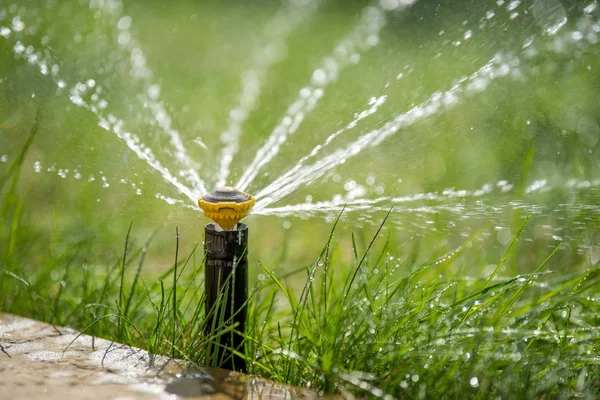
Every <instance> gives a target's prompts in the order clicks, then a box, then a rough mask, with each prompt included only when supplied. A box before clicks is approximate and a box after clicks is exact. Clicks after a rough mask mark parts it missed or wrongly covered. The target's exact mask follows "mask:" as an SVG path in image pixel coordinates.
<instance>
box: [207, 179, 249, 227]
mask: <svg viewBox="0 0 600 400" xmlns="http://www.w3.org/2000/svg"><path fill="white" fill-rule="evenodd" d="M254 203H255V201H254V197H253V196H252V195H250V194H248V193H245V192H242V191H240V190H237V189H236V188H234V187H231V186H224V187H222V188H220V189H217V190H215V191H214V192H212V193H208V194H205V195H204V196H200V197H198V206H200V208H201V209H202V210H204V215H206V216H207V217H208V218H210V219H212V220H213V221H214V222H215V223H216V224H217V225H219V227H221V229H223V230H225V231H230V230H232V229H233V228H234V227H235V226H236V225H237V223H238V222H239V221H240V220H241V219H242V218H244V217H245V216H246V215H248V213H249V212H250V210H251V209H252V207H254Z"/></svg>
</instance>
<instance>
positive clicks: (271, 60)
mask: <svg viewBox="0 0 600 400" xmlns="http://www.w3.org/2000/svg"><path fill="white" fill-rule="evenodd" d="M319 6H320V1H306V2H296V1H289V2H288V3H287V6H286V7H283V8H282V9H281V10H280V11H279V12H277V14H276V15H275V16H274V17H273V18H272V19H271V20H270V21H268V22H267V28H266V29H265V30H266V32H265V34H266V36H268V38H269V43H268V44H267V45H265V46H264V47H262V48H261V49H260V50H259V51H257V52H256V53H255V54H254V64H255V65H254V67H253V68H252V69H250V70H248V71H246V72H244V73H243V74H242V79H241V80H242V93H241V95H240V99H239V104H238V105H237V107H235V108H234V109H232V110H231V111H230V112H229V118H228V121H227V128H226V129H225V130H224V131H223V132H221V134H220V135H219V137H220V139H221V143H222V144H223V146H222V149H221V152H220V154H219V162H220V168H219V172H218V178H217V184H216V187H221V186H224V185H225V184H226V182H227V179H228V178H229V174H230V165H231V162H232V161H233V157H234V156H235V155H236V153H237V152H238V150H239V141H240V136H241V135H242V126H243V124H244V123H245V122H246V120H247V119H248V117H249V115H250V113H251V112H252V111H254V110H255V108H256V105H257V103H258V98H259V96H260V92H261V86H262V83H263V81H264V79H265V77H266V75H267V72H268V70H269V68H270V67H271V66H273V65H274V64H276V63H277V62H279V61H280V60H281V54H280V53H282V52H285V41H286V40H287V38H288V36H289V35H290V34H291V33H292V31H293V30H294V29H295V28H296V27H297V26H298V25H300V24H301V23H302V22H304V21H306V20H307V19H309V18H310V16H311V15H312V14H313V13H314V12H315V11H316V10H317V8H318V7H319Z"/></svg>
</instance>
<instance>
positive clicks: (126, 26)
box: [117, 15, 131, 31]
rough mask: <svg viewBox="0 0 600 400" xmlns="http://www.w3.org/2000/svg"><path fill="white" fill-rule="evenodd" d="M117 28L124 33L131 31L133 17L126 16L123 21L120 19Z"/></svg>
mask: <svg viewBox="0 0 600 400" xmlns="http://www.w3.org/2000/svg"><path fill="white" fill-rule="evenodd" d="M117 27H118V28H119V29H120V30H122V31H125V30H127V29H129V28H130V27H131V17H130V16H128V15H126V16H124V17H122V18H121V19H119V22H118V23H117Z"/></svg>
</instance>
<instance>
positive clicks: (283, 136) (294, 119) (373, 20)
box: [236, 6, 385, 190]
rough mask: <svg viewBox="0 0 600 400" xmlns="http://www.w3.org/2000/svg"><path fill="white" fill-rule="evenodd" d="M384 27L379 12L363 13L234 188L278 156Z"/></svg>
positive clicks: (370, 8)
mask: <svg viewBox="0 0 600 400" xmlns="http://www.w3.org/2000/svg"><path fill="white" fill-rule="evenodd" d="M384 25H385V15H384V13H383V11H382V10H380V9H379V8H377V7H373V6H368V7H366V8H365V9H364V10H363V12H362V15H361V19H360V21H359V23H358V25H357V26H356V28H355V29H354V30H353V31H352V32H351V33H350V34H349V35H348V36H346V37H345V38H344V39H343V40H342V41H341V42H340V43H339V44H338V45H337V46H336V47H335V49H334V52H333V54H332V56H328V57H325V58H324V59H323V60H322V61H321V65H320V67H319V68H318V69H316V70H315V71H313V73H312V79H311V85H309V86H307V87H305V88H303V89H301V90H300V92H299V94H298V97H297V98H296V100H295V101H294V102H293V103H292V104H291V105H290V106H289V107H288V110H287V112H286V115H285V116H284V117H283V118H282V119H281V120H280V121H279V123H278V124H277V126H276V127H275V128H274V129H273V131H272V132H271V135H270V136H269V138H268V139H267V141H266V142H265V144H264V145H263V146H262V147H261V148H260V149H259V150H258V152H257V153H256V156H255V157H254V160H253V161H252V163H251V164H250V166H249V167H248V168H247V169H246V170H245V172H244V174H243V175H242V177H241V178H240V180H239V182H238V183H237V185H236V187H238V188H239V189H240V190H245V189H246V188H247V187H248V186H249V185H250V184H251V183H252V181H253V180H254V178H256V176H257V175H258V172H259V171H260V169H261V168H262V167H263V166H264V165H265V164H267V163H268V162H269V161H271V160H272V159H273V158H274V157H275V156H276V155H277V154H278V153H279V150H280V148H281V146H282V145H283V143H285V141H286V140H287V137H288V136H289V135H291V134H293V133H294V132H296V130H297V129H298V127H299V126H300V124H301V123H302V121H303V120H304V117H305V116H306V114H307V113H309V112H310V111H311V110H312V109H313V108H314V107H315V105H316V104H317V102H318V101H319V99H320V98H321V97H322V96H323V93H324V89H325V87H326V86H327V85H329V84H330V83H332V82H334V81H335V80H336V79H337V76H338V74H339V73H340V72H341V71H342V70H343V69H344V68H345V67H347V66H348V65H350V64H351V63H353V62H358V60H360V53H361V52H364V51H367V50H368V49H370V48H372V47H374V46H376V45H377V43H378V42H379V32H380V31H381V29H382V28H383V26H384Z"/></svg>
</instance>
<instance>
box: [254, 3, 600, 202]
mask: <svg viewBox="0 0 600 400" xmlns="http://www.w3.org/2000/svg"><path fill="white" fill-rule="evenodd" d="M592 11H594V9H593V8H589V9H588V8H587V7H586V8H585V9H584V18H582V19H580V20H579V26H578V29H579V30H578V31H577V32H576V33H577V35H575V36H574V33H573V32H570V33H569V32H566V33H565V34H564V35H563V36H562V37H560V38H557V40H559V41H560V40H571V41H575V42H577V43H578V45H579V50H582V49H584V47H582V46H583V43H582V40H581V38H586V39H585V40H586V41H588V42H589V43H596V40H595V38H596V36H595V35H593V34H592V33H593V32H595V31H597V26H598V23H599V21H598V20H596V19H594V18H590V14H591V13H592ZM562 26H564V24H563V25H561V27H562ZM558 29H560V27H559V28H558ZM557 32H558V31H555V32H553V35H554V34H556V33H557ZM530 46H531V40H530V39H527V40H526V41H525V43H524V44H523V47H522V49H523V55H524V56H525V57H535V55H536V54H537V52H536V51H529V50H530V49H529V47H530ZM549 50H551V51H561V48H560V46H558V47H556V48H555V47H552V46H550V48H549ZM519 64H520V60H519V58H518V57H515V56H512V55H510V54H506V55H503V54H501V53H499V54H497V55H496V56H494V57H493V58H492V59H491V60H490V61H488V62H487V63H486V64H485V65H483V66H482V67H481V68H480V69H478V70H477V71H476V72H475V73H473V74H472V75H471V76H469V77H463V78H460V79H459V80H458V81H457V82H455V84H454V85H453V86H452V87H451V89H450V90H448V91H446V92H435V93H434V94H433V95H432V96H431V97H430V98H429V99H427V100H426V101H424V102H423V103H421V104H420V105H418V106H416V107H414V108H412V109H411V110H409V111H408V112H406V113H403V114H400V115H398V116H397V117H396V118H394V119H393V120H392V121H390V122H388V123H386V124H385V125H384V126H383V127H382V128H379V129H375V130H372V131H370V132H368V133H366V134H364V135H361V136H360V137H359V138H358V139H357V140H356V141H355V142H353V143H352V144H351V145H349V146H348V147H346V148H345V149H339V150H337V151H335V152H333V153H332V154H330V155H328V156H326V157H323V158H322V159H320V160H318V161H317V162H315V163H314V164H313V165H310V166H306V167H302V168H300V169H298V170H297V171H296V172H295V173H293V174H289V175H287V174H286V176H282V177H281V178H278V179H276V180H275V181H274V182H273V183H272V184H271V185H269V187H270V189H269V191H268V192H269V196H268V197H267V196H266V193H267V191H266V190H263V191H261V196H257V199H258V200H259V201H258V202H257V204H256V207H255V209H256V210H257V211H259V210H261V209H262V208H264V207H267V206H268V205H270V204H272V203H274V202H275V201H278V200H280V199H281V198H282V197H284V196H286V195H288V194H289V193H291V192H293V191H294V190H296V189H297V188H298V187H300V186H302V185H304V184H306V183H307V182H309V181H311V180H314V179H318V178H320V177H321V176H323V175H324V174H325V173H326V172H328V171H330V170H331V169H333V168H335V167H336V166H337V165H339V164H342V163H344V162H345V161H346V160H347V159H348V158H350V157H352V156H355V155H357V154H358V153H360V152H361V151H362V150H364V149H365V148H368V147H375V146H377V145H379V144H380V143H381V142H382V141H384V140H385V139H386V138H388V137H389V136H391V135H393V134H395V133H396V132H398V131H399V130H400V129H402V128H404V127H407V126H410V125H412V124H413V123H415V122H417V121H419V120H421V119H423V118H425V117H428V116H431V115H434V114H436V113H437V112H438V111H444V110H446V109H449V108H451V107H453V106H454V105H456V104H457V103H459V102H460V100H461V97H460V96H461V95H462V97H469V96H471V95H473V94H475V93H478V92H481V91H483V90H485V88H486V87H487V86H488V85H489V84H490V82H492V81H493V80H495V79H498V78H502V77H505V76H507V75H508V74H509V73H512V74H514V75H515V76H521V75H522V72H521V71H520V69H519Z"/></svg>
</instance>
